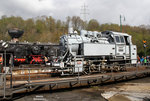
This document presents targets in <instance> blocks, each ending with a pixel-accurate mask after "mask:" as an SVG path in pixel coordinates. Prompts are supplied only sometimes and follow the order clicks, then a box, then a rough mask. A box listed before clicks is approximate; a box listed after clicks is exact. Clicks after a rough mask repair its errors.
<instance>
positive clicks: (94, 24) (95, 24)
mask: <svg viewBox="0 0 150 101" xmlns="http://www.w3.org/2000/svg"><path fill="white" fill-rule="evenodd" d="M87 29H88V30H90V31H98V30H99V23H98V21H97V20H95V19H91V20H90V21H89V23H88V27H87Z"/></svg>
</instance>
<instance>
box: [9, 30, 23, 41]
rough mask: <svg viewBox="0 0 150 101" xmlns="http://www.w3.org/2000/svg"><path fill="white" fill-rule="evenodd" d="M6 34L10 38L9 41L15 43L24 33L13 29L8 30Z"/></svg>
mask: <svg viewBox="0 0 150 101" xmlns="http://www.w3.org/2000/svg"><path fill="white" fill-rule="evenodd" d="M8 33H9V35H10V37H11V38H12V39H11V41H13V42H17V41H19V38H20V37H21V36H22V35H23V33H24V31H23V30H20V29H18V28H13V29H9V30H8Z"/></svg>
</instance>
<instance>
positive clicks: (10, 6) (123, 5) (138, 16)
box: [0, 0, 150, 26]
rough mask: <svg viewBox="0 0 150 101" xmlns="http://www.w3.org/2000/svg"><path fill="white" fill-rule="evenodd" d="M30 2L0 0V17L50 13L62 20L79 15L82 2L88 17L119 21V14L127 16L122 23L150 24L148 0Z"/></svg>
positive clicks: (29, 0)
mask: <svg viewBox="0 0 150 101" xmlns="http://www.w3.org/2000/svg"><path fill="white" fill-rule="evenodd" d="M21 1H22V2H23V3H22V2H21ZM30 2H31V0H1V1H0V14H1V15H0V16H2V15H7V16H10V15H14V16H21V17H23V18H25V19H26V18H31V17H36V16H41V15H47V16H50V15H52V16H53V17H54V18H57V19H62V20H65V19H66V17H67V16H74V15H75V16H81V14H80V13H81V6H82V5H83V4H84V3H85V4H86V5H88V13H90V14H89V15H88V16H87V18H88V19H93V18H94V19H97V20H98V21H99V22H100V23H101V24H102V23H116V24H119V15H120V14H121V15H124V16H125V17H126V21H125V22H123V23H124V24H129V25H136V26H138V25H142V24H150V6H149V5H150V1H149V0H32V2H31V3H33V6H32V4H30ZM38 2H39V3H38ZM44 2H45V3H44ZM24 3H25V4H24ZM46 3H49V4H46ZM28 4H30V5H28ZM51 6H52V7H51ZM36 7H37V9H36Z"/></svg>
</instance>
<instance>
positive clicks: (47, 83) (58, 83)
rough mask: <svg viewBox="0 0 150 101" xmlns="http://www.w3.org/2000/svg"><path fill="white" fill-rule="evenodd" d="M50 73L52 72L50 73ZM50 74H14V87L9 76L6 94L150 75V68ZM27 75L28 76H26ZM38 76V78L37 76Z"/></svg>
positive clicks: (1, 90) (0, 93) (117, 80)
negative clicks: (82, 73)
mask: <svg viewBox="0 0 150 101" xmlns="http://www.w3.org/2000/svg"><path fill="white" fill-rule="evenodd" d="M49 74H50V73H49ZM49 74H41V75H40V74H34V73H33V74H30V78H29V74H26V75H21V76H20V77H17V75H16V77H15V76H13V79H12V87H10V77H8V76H7V82H6V85H7V86H6V92H5V93H6V96H7V97H12V95H13V94H16V93H22V92H35V91H41V90H53V89H61V88H72V87H79V86H89V85H97V84H105V83H110V82H119V81H124V80H130V79H135V78H141V77H146V76H149V75H150V69H149V68H146V67H138V68H127V71H126V72H109V73H104V74H101V73H97V74H92V75H77V76H71V77H70V76H66V77H51V76H49ZM25 76H26V78H24V77H25ZM35 77H36V78H35ZM3 93H4V90H3V88H2V87H1V88H0V96H1V98H3Z"/></svg>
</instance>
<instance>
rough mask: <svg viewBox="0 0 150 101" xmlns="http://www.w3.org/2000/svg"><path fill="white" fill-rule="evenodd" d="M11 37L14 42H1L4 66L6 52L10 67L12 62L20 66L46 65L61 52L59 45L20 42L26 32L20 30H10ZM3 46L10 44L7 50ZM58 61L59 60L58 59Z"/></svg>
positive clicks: (0, 51) (0, 48)
mask: <svg viewBox="0 0 150 101" xmlns="http://www.w3.org/2000/svg"><path fill="white" fill-rule="evenodd" d="M8 33H9V35H10V36H11V38H12V40H11V41H9V42H7V43H6V42H4V41H0V44H1V47H0V53H1V55H2V56H3V64H4V62H5V61H4V60H5V56H4V54H5V51H6V65H10V62H11V63H12V64H13V65H15V66H19V65H21V64H45V63H46V62H49V63H50V61H51V60H54V59H53V58H56V56H57V55H58V53H59V52H58V51H59V49H58V48H59V45H56V44H51V43H40V42H37V43H29V42H19V41H18V38H19V37H21V36H22V35H23V33H24V31H22V30H19V29H11V30H8ZM3 44H8V47H7V48H5V47H4V46H3ZM56 59H57V58H56Z"/></svg>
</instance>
